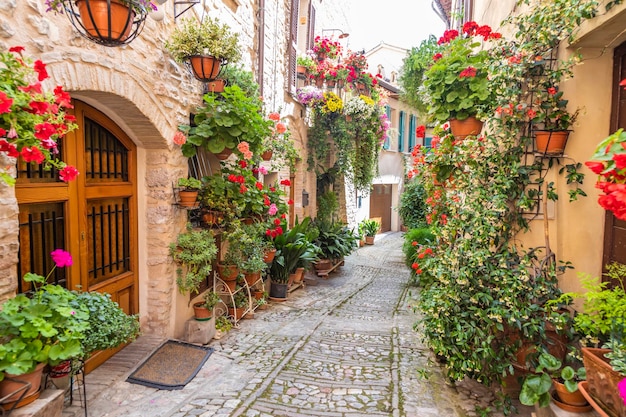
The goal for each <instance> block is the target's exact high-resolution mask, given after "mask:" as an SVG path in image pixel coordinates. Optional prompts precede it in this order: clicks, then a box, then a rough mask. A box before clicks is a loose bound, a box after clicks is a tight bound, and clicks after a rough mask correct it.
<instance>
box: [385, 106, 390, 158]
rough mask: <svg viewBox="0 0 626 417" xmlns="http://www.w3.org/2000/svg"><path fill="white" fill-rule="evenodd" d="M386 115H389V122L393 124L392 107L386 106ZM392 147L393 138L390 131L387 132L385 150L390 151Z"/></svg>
mask: <svg viewBox="0 0 626 417" xmlns="http://www.w3.org/2000/svg"><path fill="white" fill-rule="evenodd" d="M385 114H386V115H387V120H389V122H390V123H391V107H389V106H388V105H387V106H385ZM390 146H391V136H390V135H389V131H387V136H385V142H384V143H383V149H389V147H390Z"/></svg>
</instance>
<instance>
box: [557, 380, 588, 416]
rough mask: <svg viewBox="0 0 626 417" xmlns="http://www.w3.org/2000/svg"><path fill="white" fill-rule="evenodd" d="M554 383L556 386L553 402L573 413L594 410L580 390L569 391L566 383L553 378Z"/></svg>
mask: <svg viewBox="0 0 626 417" xmlns="http://www.w3.org/2000/svg"><path fill="white" fill-rule="evenodd" d="M552 385H553V386H554V393H553V394H552V402H554V404H555V405H556V406H557V407H559V408H560V409H562V410H565V411H569V412H572V413H586V412H588V411H591V410H592V407H591V406H590V405H589V403H588V402H587V399H586V398H585V396H584V395H583V393H582V392H581V391H580V390H576V391H574V392H569V391H568V389H567V388H565V385H564V384H562V383H560V382H559V381H556V380H552Z"/></svg>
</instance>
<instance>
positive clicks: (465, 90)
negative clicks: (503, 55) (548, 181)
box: [423, 22, 500, 139]
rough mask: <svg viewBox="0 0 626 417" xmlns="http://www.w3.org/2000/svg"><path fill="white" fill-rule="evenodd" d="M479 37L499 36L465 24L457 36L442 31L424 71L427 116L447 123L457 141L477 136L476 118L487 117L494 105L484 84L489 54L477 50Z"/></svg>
mask: <svg viewBox="0 0 626 417" xmlns="http://www.w3.org/2000/svg"><path fill="white" fill-rule="evenodd" d="M479 36H482V37H483V40H485V41H487V40H490V39H495V38H498V37H499V36H500V35H499V34H498V33H495V32H492V31H491V28H489V27H488V26H478V24H476V22H467V23H465V25H464V26H463V31H462V33H461V34H459V32H458V31H457V30H455V29H450V30H446V31H445V32H444V34H443V36H442V37H441V38H440V39H439V41H438V43H437V44H438V48H437V50H436V52H435V54H434V56H433V61H432V64H431V66H430V67H429V68H428V69H427V70H426V71H425V72H424V82H423V87H424V92H425V93H426V95H427V97H428V100H427V101H428V103H429V106H428V107H429V116H430V117H431V118H432V119H433V120H436V121H439V122H442V123H444V122H446V121H448V120H449V121H450V123H451V128H452V134H453V135H454V136H455V137H457V138H459V139H460V138H463V137H465V136H468V135H478V134H479V133H480V131H481V129H482V122H480V120H479V119H480V117H483V115H488V114H490V113H491V111H492V110H493V109H492V107H493V106H494V103H495V100H494V92H493V91H492V90H491V88H490V86H489V83H488V76H489V73H488V66H489V64H490V52H489V51H488V50H486V49H480V50H478V49H477V48H478V47H480V46H481V43H480V41H478V40H477V39H476V38H477V37H479ZM477 115H478V116H479V118H477V117H476V116H477ZM457 122H461V123H457ZM457 128H461V129H463V128H467V129H464V130H459V129H457Z"/></svg>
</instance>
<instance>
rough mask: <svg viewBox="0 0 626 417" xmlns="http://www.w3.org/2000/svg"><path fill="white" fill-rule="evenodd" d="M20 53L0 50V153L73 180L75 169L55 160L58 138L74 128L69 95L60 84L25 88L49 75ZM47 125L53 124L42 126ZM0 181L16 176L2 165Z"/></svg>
mask: <svg viewBox="0 0 626 417" xmlns="http://www.w3.org/2000/svg"><path fill="white" fill-rule="evenodd" d="M51 6H52V5H51ZM23 52H24V48H23V47H21V46H14V47H11V48H9V50H8V51H6V52H0V63H1V65H0V67H1V68H0V77H1V78H2V84H3V87H2V94H0V95H2V102H3V103H4V106H5V107H4V109H3V111H2V113H1V114H0V132H2V135H3V140H4V141H5V144H4V146H3V147H2V150H1V151H0V152H2V153H3V155H6V156H9V157H12V158H16V157H18V156H20V157H21V160H23V162H24V163H25V164H36V165H41V166H42V167H43V168H44V169H46V170H47V169H50V168H55V169H57V170H58V171H57V172H58V176H59V179H61V180H62V181H64V182H68V181H72V180H74V179H75V178H76V176H77V175H78V171H77V170H76V168H74V167H73V166H70V165H66V164H65V163H64V162H62V161H60V160H59V159H57V157H56V156H57V155H58V154H55V150H56V149H57V141H58V140H59V139H61V138H63V137H64V136H65V135H66V134H67V133H68V132H71V131H73V130H74V129H76V127H77V125H76V123H75V121H76V119H75V118H74V116H73V115H70V114H69V113H68V109H69V108H71V101H70V95H69V94H68V93H66V92H65V91H63V88H62V87H61V86H57V87H56V88H55V90H54V94H52V92H50V91H45V90H43V91H42V89H41V87H39V88H26V87H27V86H33V87H34V86H37V85H39V83H40V82H42V81H45V80H47V79H49V76H48V73H47V71H46V65H45V64H44V63H43V62H41V61H39V60H38V61H37V63H36V64H34V63H33V61H32V59H30V58H29V57H27V56H25V55H24V54H23ZM30 103H38V107H37V109H38V110H37V111H33V109H32V108H31V107H30V105H29V104H30ZM16 121H17V122H16ZM50 125H52V126H56V127H55V128H54V129H49V128H46V129H42V128H43V127H45V126H50ZM0 181H2V182H4V183H6V184H8V185H14V184H15V179H14V178H13V176H12V175H11V174H10V173H9V172H8V171H7V169H5V168H4V167H2V169H0Z"/></svg>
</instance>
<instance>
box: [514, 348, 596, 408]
mask: <svg viewBox="0 0 626 417" xmlns="http://www.w3.org/2000/svg"><path fill="white" fill-rule="evenodd" d="M537 361H538V365H537V367H536V368H535V369H534V370H533V371H532V372H531V373H530V374H529V375H527V376H526V377H525V378H524V383H523V385H522V390H521V392H520V396H519V400H520V402H521V403H522V404H524V405H528V406H532V405H535V404H538V405H539V406H540V407H546V406H547V405H548V404H549V403H550V399H551V394H550V390H551V388H552V387H553V386H554V388H555V390H556V398H555V403H556V405H557V406H558V407H561V408H563V409H565V410H567V411H577V412H586V411H590V407H589V405H588V404H587V400H586V399H585V397H584V396H583V395H582V393H581V392H580V391H578V383H579V382H580V381H584V380H585V379H586V372H585V368H584V367H582V366H581V367H578V369H576V370H575V369H574V368H573V367H571V366H569V365H566V366H563V363H562V362H561V361H560V360H559V359H557V358H555V357H554V356H552V355H551V354H549V353H548V352H543V353H541V355H539V357H538V359H537Z"/></svg>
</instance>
